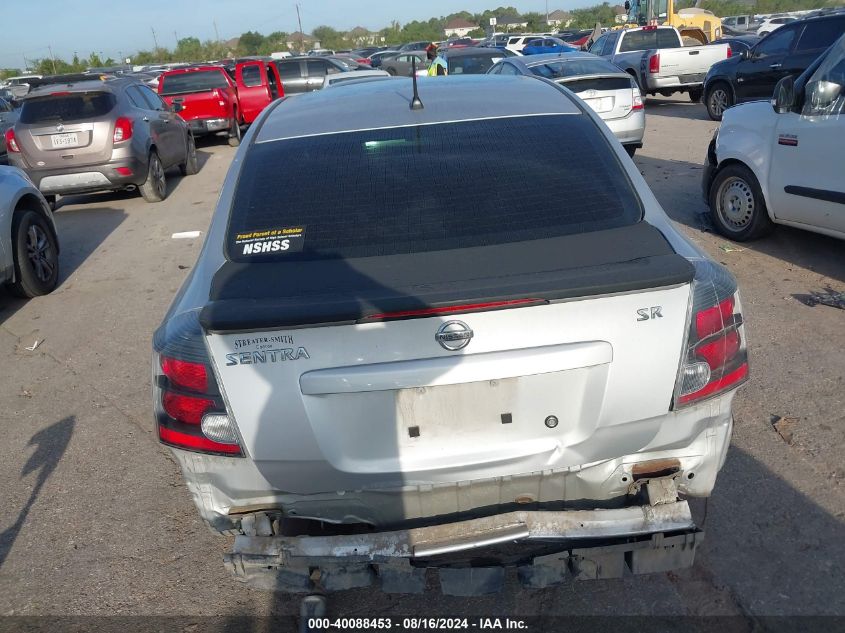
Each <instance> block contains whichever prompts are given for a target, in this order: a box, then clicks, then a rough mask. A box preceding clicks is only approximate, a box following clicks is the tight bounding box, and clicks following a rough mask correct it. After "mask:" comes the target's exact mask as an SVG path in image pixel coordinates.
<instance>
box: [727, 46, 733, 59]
mask: <svg viewBox="0 0 845 633" xmlns="http://www.w3.org/2000/svg"><path fill="white" fill-rule="evenodd" d="M733 56H734V52H733V51H732V50H731V47H730V46H728V59H730V58H731V57H733Z"/></svg>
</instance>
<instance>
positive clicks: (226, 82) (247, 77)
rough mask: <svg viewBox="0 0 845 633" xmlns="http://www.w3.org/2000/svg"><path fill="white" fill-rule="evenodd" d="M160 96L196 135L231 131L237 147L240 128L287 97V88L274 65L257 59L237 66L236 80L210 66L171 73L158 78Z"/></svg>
mask: <svg viewBox="0 0 845 633" xmlns="http://www.w3.org/2000/svg"><path fill="white" fill-rule="evenodd" d="M158 93H159V95H160V96H161V98H162V99H164V101H165V102H166V103H167V104H168V105H171V106H179V107H178V108H176V109H177V111H178V112H179V115H180V116H181V117H182V118H183V119H185V121H187V122H188V125H189V126H190V128H191V131H192V132H193V133H194V135H195V136H200V135H203V134H213V133H217V132H223V131H226V130H228V132H229V145H232V146H233V147H234V146H237V145H239V144H240V142H241V126H242V125H245V124H248V123H252V122H253V121H255V119H256V118H257V117H258V114H259V113H260V112H261V111H262V110H263V109H264V108H265V107H266V106H267V105H268V104H269V103H270V102H271V101H273V100H274V99H278V98H279V97H282V96H284V88H283V87H282V81H281V78H280V77H279V71H278V68H277V67H276V66H275V64H272V63H268V62H263V61H260V60H254V61H248V62H241V63H239V64H237V65H236V66H235V78H234V79H232V77H231V76H230V75H229V73H228V72H226V69H225V68H223V67H222V66H214V65H210V64H209V65H202V66H192V67H191V68H179V69H176V70H169V71H167V72H165V73H164V74H162V76H161V77H160V78H159V82H158Z"/></svg>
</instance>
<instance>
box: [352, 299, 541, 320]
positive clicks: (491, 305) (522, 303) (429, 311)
mask: <svg viewBox="0 0 845 633" xmlns="http://www.w3.org/2000/svg"><path fill="white" fill-rule="evenodd" d="M546 303H548V301H546V300H545V299H511V300H508V301H488V302H485V303H464V304H462V305H456V306H445V307H442V308H421V309H419V310H402V311H398V312H384V313H380V314H373V315H370V316H368V317H365V318H364V319H362V320H365V321H387V320H389V319H409V318H414V317H426V316H438V315H441V314H457V313H463V312H479V311H482V310H501V309H503V308H524V307H527V306H529V305H542V304H546Z"/></svg>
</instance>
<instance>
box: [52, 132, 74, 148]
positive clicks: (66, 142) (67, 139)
mask: <svg viewBox="0 0 845 633" xmlns="http://www.w3.org/2000/svg"><path fill="white" fill-rule="evenodd" d="M50 141H51V142H52V144H53V147H75V146H76V145H79V139H78V138H77V137H76V134H75V133H73V134H53V135H52V136H51V137H50Z"/></svg>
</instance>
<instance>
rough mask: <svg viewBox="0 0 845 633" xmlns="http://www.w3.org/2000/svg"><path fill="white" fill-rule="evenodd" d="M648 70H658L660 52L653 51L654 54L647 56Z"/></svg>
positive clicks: (652, 71) (656, 71)
mask: <svg viewBox="0 0 845 633" xmlns="http://www.w3.org/2000/svg"><path fill="white" fill-rule="evenodd" d="M648 72H650V73H659V72H660V53H655V54H654V55H652V56H651V57H649V58H648Z"/></svg>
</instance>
